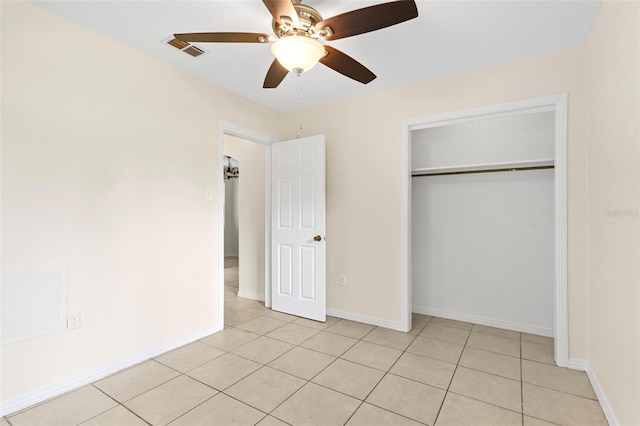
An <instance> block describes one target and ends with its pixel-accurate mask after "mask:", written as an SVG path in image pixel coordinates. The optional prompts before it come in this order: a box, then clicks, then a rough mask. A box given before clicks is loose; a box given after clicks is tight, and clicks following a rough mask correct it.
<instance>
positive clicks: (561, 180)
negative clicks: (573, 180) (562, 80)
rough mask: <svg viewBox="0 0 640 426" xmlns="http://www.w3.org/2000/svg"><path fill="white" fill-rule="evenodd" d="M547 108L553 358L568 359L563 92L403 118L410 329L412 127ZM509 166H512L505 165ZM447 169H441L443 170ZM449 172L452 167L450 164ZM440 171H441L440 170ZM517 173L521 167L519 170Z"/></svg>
mask: <svg viewBox="0 0 640 426" xmlns="http://www.w3.org/2000/svg"><path fill="white" fill-rule="evenodd" d="M537 112H551V113H552V114H553V122H554V125H553V130H552V131H553V148H552V152H553V158H552V160H553V165H554V166H555V169H554V170H553V225H552V226H553V236H552V240H553V251H554V253H553V254H554V256H553V267H552V268H551V269H552V270H551V273H550V276H552V277H553V290H552V292H553V307H552V310H553V334H554V337H555V347H554V352H555V361H556V364H557V365H558V366H561V367H566V366H567V365H568V325H567V322H568V319H567V267H566V265H567V257H566V247H567V225H566V224H567V206H566V199H567V178H566V176H567V94H566V93H563V94H558V95H552V96H546V97H541V98H533V99H525V100H521V101H515V102H509V103H503V104H497V105H490V106H485V107H480V108H472V109H466V110H460V111H453V112H448V113H442V114H434V115H429V116H425V117H417V118H413V119H408V120H405V121H404V122H403V139H402V151H403V152H402V159H403V165H402V173H403V176H404V179H403V185H402V197H403V202H402V208H403V212H402V218H403V220H402V231H401V235H402V248H401V249H402V252H401V256H402V291H403V297H402V302H403V303H402V313H403V318H402V323H403V328H404V329H405V330H406V331H408V330H410V329H411V315H412V311H413V306H414V304H413V302H412V294H413V289H412V282H413V281H412V261H411V259H412V255H413V253H412V250H413V245H412V167H411V159H412V152H411V149H412V147H411V145H412V137H413V136H414V135H415V134H417V133H416V132H418V131H420V130H424V129H430V128H437V127H443V126H449V125H459V124H464V123H471V122H474V121H478V120H482V119H486V118H489V117H492V118H493V117H508V116H510V115H518V114H523V113H537ZM508 168H509V169H511V168H512V166H509V167H508ZM451 171H452V170H445V172H446V173H448V172H451ZM453 171H454V172H455V171H456V170H453ZM440 172H442V171H440ZM519 173H520V172H519Z"/></svg>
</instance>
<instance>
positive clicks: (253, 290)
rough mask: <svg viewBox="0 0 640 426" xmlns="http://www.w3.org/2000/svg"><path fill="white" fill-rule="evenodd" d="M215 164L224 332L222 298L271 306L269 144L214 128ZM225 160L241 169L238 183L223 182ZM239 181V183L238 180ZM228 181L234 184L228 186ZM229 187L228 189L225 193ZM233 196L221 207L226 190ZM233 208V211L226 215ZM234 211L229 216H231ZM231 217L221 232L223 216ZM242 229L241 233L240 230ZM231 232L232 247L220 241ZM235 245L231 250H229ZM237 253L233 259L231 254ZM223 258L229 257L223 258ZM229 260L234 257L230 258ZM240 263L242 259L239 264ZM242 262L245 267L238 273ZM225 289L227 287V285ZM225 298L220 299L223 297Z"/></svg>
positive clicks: (226, 126) (249, 133)
mask: <svg viewBox="0 0 640 426" xmlns="http://www.w3.org/2000/svg"><path fill="white" fill-rule="evenodd" d="M218 141H219V143H218V152H217V158H218V159H219V160H218V161H220V164H221V165H222V167H221V168H220V170H221V172H220V173H219V174H218V176H217V177H216V179H217V182H218V193H219V194H220V195H219V199H218V229H219V232H218V265H219V268H218V283H220V285H219V286H218V324H219V325H220V328H223V327H224V323H225V318H224V312H225V309H224V307H225V305H224V303H225V296H226V295H231V294H233V295H234V296H239V297H243V298H246V299H254V300H259V301H264V302H265V306H267V307H270V306H271V300H270V298H269V294H268V293H267V292H266V290H265V289H266V288H267V287H270V286H269V285H268V284H267V283H269V280H270V279H271V278H270V277H271V267H270V265H271V247H270V241H271V237H270V223H271V213H270V211H271V209H270V207H271V205H270V204H271V201H270V200H271V193H270V191H271V184H270V176H271V169H270V161H269V160H270V158H271V144H272V143H273V142H275V141H276V139H275V138H273V137H271V136H268V135H265V134H261V133H258V132H255V131H253V130H250V129H247V128H244V127H242V126H238V125H236V124H233V123H229V122H220V124H219V134H218ZM226 157H231V158H233V159H235V160H236V161H237V163H235V164H237V165H238V166H240V165H242V167H243V169H242V171H240V170H239V171H238V172H239V174H240V175H241V176H242V177H238V178H236V179H225V176H224V173H223V172H222V170H223V169H224V165H225V161H226V162H227V163H228V160H226ZM243 178H244V182H241V179H243ZM230 181H234V182H231V183H229V182H230ZM232 186H233V188H231V187H232ZM228 189H229V190H231V191H234V193H233V196H232V197H229V202H232V203H234V204H235V206H229V205H227V199H226V198H227V197H226V196H227V190H228ZM228 207H235V209H227V208H228ZM234 210H235V212H234ZM229 213H230V214H233V215H235V217H232V218H231V221H232V222H233V221H237V223H235V224H232V225H233V226H230V227H227V226H226V225H227V223H226V222H227V217H226V216H227V215H228V214H229ZM243 228H244V229H243ZM234 229H237V232H238V234H237V241H235V244H234V242H231V244H230V241H229V240H230V239H229V238H225V231H229V232H234ZM234 245H235V247H234ZM234 252H237V253H234ZM225 254H229V256H225ZM234 255H235V256H234ZM243 258H244V259H243ZM243 261H244V264H245V266H246V267H243ZM227 284H229V285H227ZM225 293H226V294H225Z"/></svg>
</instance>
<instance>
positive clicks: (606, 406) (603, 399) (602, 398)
mask: <svg viewBox="0 0 640 426" xmlns="http://www.w3.org/2000/svg"><path fill="white" fill-rule="evenodd" d="M585 364H586V367H587V368H586V369H585V371H586V372H587V376H588V377H589V381H590V382H591V386H593V390H594V391H595V393H596V396H597V397H598V402H599V403H600V406H601V407H602V411H603V412H604V416H605V417H606V418H607V422H609V425H610V426H618V425H619V424H620V422H619V421H618V418H617V417H616V414H615V412H614V411H613V407H612V406H611V404H610V403H609V400H608V399H607V395H605V393H604V390H603V389H602V386H601V385H600V382H599V381H598V377H597V376H596V373H594V372H593V370H592V369H591V366H590V365H589V364H588V363H585Z"/></svg>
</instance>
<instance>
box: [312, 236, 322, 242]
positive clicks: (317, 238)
mask: <svg viewBox="0 0 640 426" xmlns="http://www.w3.org/2000/svg"><path fill="white" fill-rule="evenodd" d="M313 241H322V237H321V236H320V235H316V236H315V237H313Z"/></svg>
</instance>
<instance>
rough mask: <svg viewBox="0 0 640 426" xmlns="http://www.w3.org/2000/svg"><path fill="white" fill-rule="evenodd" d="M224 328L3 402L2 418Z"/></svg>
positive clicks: (194, 335) (208, 330) (206, 331)
mask: <svg viewBox="0 0 640 426" xmlns="http://www.w3.org/2000/svg"><path fill="white" fill-rule="evenodd" d="M222 328H223V327H222V326H216V327H210V328H206V329H204V330H201V331H199V332H197V333H194V334H191V335H189V336H185V337H183V338H181V339H178V340H176V341H174V342H171V343H169V344H166V345H161V346H157V347H155V348H153V349H149V350H148V351H144V352H142V353H139V354H137V355H134V356H131V357H129V358H125V359H122V360H120V361H117V362H114V363H112V364H109V365H105V366H103V367H101V368H97V369H95V370H90V371H86V372H84V373H81V374H78V375H77V376H73V377H69V378H67V379H64V380H60V381H58V382H56V383H53V384H51V385H48V386H45V387H42V388H40V389H37V390H35V391H33V392H28V393H26V394H23V395H20V396H18V397H15V398H12V399H9V400H7V401H3V402H2V407H0V417H4V416H6V415H9V414H12V413H15V412H16V411H19V410H22V409H24V408H27V407H30V406H32V405H34V404H37V403H39V402H42V401H46V400H47V399H50V398H54V397H56V396H60V395H62V394H65V393H67V392H70V391H72V390H75V389H78V388H80V387H82V386H85V385H88V384H89V383H93V382H95V381H97V380H100V379H102V378H104V377H107V376H109V375H111V374H113V373H116V372H118V371H120V370H124V369H125V368H128V367H131V366H132V365H136V364H139V363H141V362H143V361H146V360H148V359H151V358H154V357H156V356H158V355H160V354H163V353H165V352H168V351H170V350H173V349H175V348H179V347H180V346H184V345H186V344H188V343H191V342H194V341H196V340H198V339H201V338H203V337H206V336H208V335H210V334H212V333H216V332H218V331H220V330H222Z"/></svg>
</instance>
